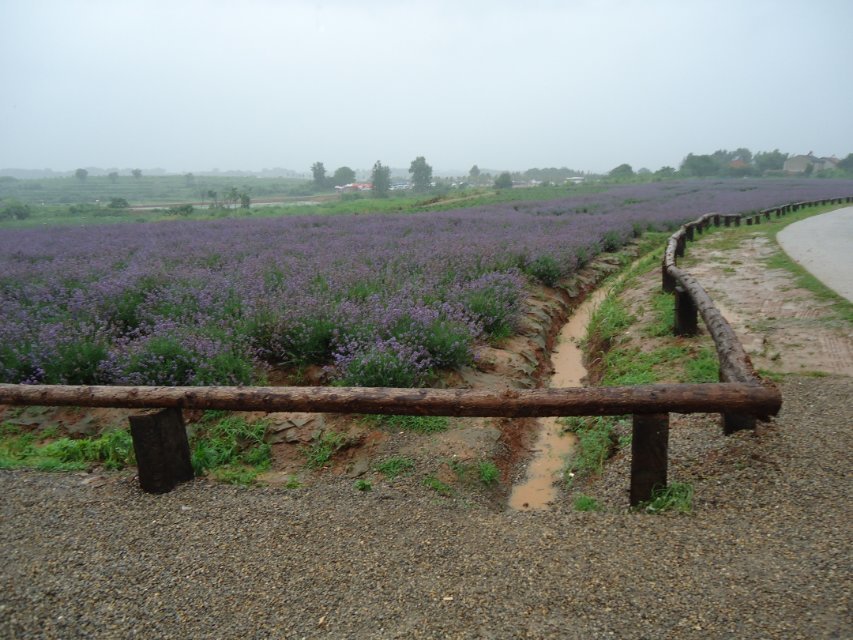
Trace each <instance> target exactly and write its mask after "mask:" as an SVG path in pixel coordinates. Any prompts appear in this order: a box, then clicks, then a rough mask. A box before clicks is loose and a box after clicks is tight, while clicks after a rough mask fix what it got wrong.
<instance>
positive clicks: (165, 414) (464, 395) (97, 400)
mask: <svg viewBox="0 0 853 640" xmlns="http://www.w3.org/2000/svg"><path fill="white" fill-rule="evenodd" d="M836 202H837V203H841V202H848V203H849V202H853V197H847V198H846V199H845V198H836V199H831V200H819V201H816V202H797V203H792V204H788V205H784V206H781V207H774V208H770V209H764V210H762V211H760V212H751V213H745V214H716V213H709V214H705V215H704V216H701V217H700V218H698V219H697V220H694V221H693V222H690V223H688V224H685V225H684V226H682V227H681V228H680V229H679V230H678V231H676V232H675V233H674V234H673V235H672V236H671V237H670V238H669V241H668V242H667V246H666V251H665V253H664V258H663V264H662V269H661V271H662V279H663V288H664V290H665V291H670V292H673V293H675V300H676V322H675V327H674V331H675V332H676V333H678V334H680V335H693V334H695V333H696V331H697V329H698V325H697V314H698V315H701V317H702V320H703V321H704V324H705V326H706V327H707V329H708V332H709V333H710V334H711V337H712V339H713V340H714V344H715V345H716V349H717V355H718V357H719V361H720V380H721V382H720V383H711V384H660V385H637V386H631V387H583V388H570V389H553V388H549V389H532V390H506V391H479V390H470V389H389V388H362V387H118V386H115V387H114V386H108V387H107V386H70V385H12V384H0V404H7V405H42V406H79V407H116V408H132V409H144V408H151V409H159V410H160V411H158V412H156V413H148V414H144V415H139V416H132V417H131V418H130V423H131V435H132V437H133V445H134V449H135V451H136V458H137V465H138V467H139V481H140V485H141V487H142V489H143V490H144V491H148V492H151V493H163V492H166V491H170V490H171V489H172V488H173V487H174V486H175V485H176V484H177V483H179V482H183V481H185V480H189V479H191V478H192V467H191V465H190V464H189V447H188V444H187V437H186V429H185V427H184V424H183V417H182V413H181V410H183V409H227V410H233V411H267V412H276V411H305V412H326V413H377V414H398V415H430V416H481V417H489V416H490V417H505V418H516V417H542V416H602V415H625V414H633V440H632V449H631V450H632V462H631V488H630V502H631V504H632V505H636V504H639V503H641V502H644V501H646V500H649V499H650V498H651V496H652V492H653V490H654V489H655V488H656V487H665V486H666V482H667V448H668V439H669V414H670V413H671V412H675V413H698V412H701V413H721V414H722V416H723V426H724V432H725V433H731V432H733V431H735V430H737V429H742V428H748V427H752V426H754V425H755V420H756V419H761V418H766V417H768V416H771V415H776V413H777V412H778V411H779V409H780V407H781V406H782V396H781V394H780V393H779V390H778V389H777V388H776V386H775V385H773V384H772V383H769V382H767V381H764V380H762V379H761V378H760V377H759V376H758V375H757V374H756V373H755V369H754V368H753V366H752V362H751V361H750V359H749V356H748V355H747V354H746V351H745V350H744V348H743V346H742V345H741V344H740V342H739V341H738V339H737V336H736V335H735V333H734V331H733V330H732V328H731V326H730V325H729V323H728V322H727V321H726V319H725V318H724V317H723V316H722V314H721V313H720V311H719V310H718V309H717V308H716V307H715V306H714V303H713V301H712V300H711V298H710V296H708V294H707V293H706V292H705V290H704V289H703V288H702V286H701V285H700V284H699V282H698V281H697V280H696V279H695V278H693V277H692V276H691V275H690V274H689V273H687V272H686V271H684V270H683V269H680V268H679V267H678V265H677V260H678V258H680V257H682V256H683V255H684V252H685V248H686V244H687V242H688V241H692V240H693V239H694V238H695V236H696V234H700V233H702V232H703V231H705V230H706V229H708V228H709V227H710V226H711V225H712V224H713V225H715V226H720V224H721V223H722V224H725V226H730V225H731V224H732V223H734V224H736V225H740V224H741V221H742V220H744V219H745V220H746V221H747V224H754V223H757V222H760V220H761V216H762V215H763V216H764V217H765V218H766V219H769V218H770V216H771V215H772V214H775V215H776V217H780V216H782V215H784V214H785V213H787V212H789V211H797V210H799V209H800V208H803V207H806V206H810V205H815V204H830V203H836Z"/></svg>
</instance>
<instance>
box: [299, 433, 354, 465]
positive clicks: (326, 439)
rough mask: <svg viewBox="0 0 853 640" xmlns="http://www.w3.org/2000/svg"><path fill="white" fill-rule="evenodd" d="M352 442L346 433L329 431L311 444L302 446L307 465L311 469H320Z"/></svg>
mask: <svg viewBox="0 0 853 640" xmlns="http://www.w3.org/2000/svg"><path fill="white" fill-rule="evenodd" d="M350 444H352V443H351V441H350V440H349V438H347V436H346V435H345V434H343V433H335V432H334V431H327V432H325V433H323V434H322V435H321V436H320V437H319V438H317V439H316V440H314V442H313V443H311V445H310V446H308V447H303V448H302V453H303V455H304V456H305V466H307V467H308V468H309V469H319V468H321V467H323V466H325V465H326V464H327V463H328V462H329V461H330V460H331V459H332V457H333V456H334V455H335V454H336V453H337V452H338V451H340V450H341V449H345V448H346V447H348V446H349V445H350Z"/></svg>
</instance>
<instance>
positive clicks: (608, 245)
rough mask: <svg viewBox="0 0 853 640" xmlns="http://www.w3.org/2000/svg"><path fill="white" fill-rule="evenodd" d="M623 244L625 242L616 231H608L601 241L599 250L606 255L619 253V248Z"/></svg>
mask: <svg viewBox="0 0 853 640" xmlns="http://www.w3.org/2000/svg"><path fill="white" fill-rule="evenodd" d="M623 244H625V241H624V240H623V239H622V236H620V235H619V232H618V231H608V232H607V233H605V234H604V238H602V240H601V248H602V249H603V250H604V251H606V252H608V253H613V252H614V251H619V247H621V246H622V245H623Z"/></svg>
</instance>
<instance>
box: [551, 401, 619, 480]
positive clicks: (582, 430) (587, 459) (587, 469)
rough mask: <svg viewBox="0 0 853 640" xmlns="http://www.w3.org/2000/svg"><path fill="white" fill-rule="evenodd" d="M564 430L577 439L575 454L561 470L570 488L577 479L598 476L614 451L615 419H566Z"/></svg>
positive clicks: (600, 417) (606, 417)
mask: <svg viewBox="0 0 853 640" xmlns="http://www.w3.org/2000/svg"><path fill="white" fill-rule="evenodd" d="M565 423H566V430H567V431H572V432H574V434H575V435H576V436H577V437H578V446H577V453H576V454H575V455H574V456H573V457H572V458H571V459H570V460H569V462H568V464H567V465H566V468H565V469H564V470H563V478H564V480H565V482H566V484H567V485H568V486H571V485H572V484H573V483H574V481H575V480H576V479H578V478H583V477H588V476H593V475H598V474H600V473H601V472H602V471H603V469H604V462H605V461H606V460H607V458H609V457H610V455H611V454H612V453H613V451H614V449H615V444H616V442H615V437H614V433H613V431H614V427H615V425H616V419H614V418H611V417H609V416H597V417H582V418H568V419H567V420H566V421H565Z"/></svg>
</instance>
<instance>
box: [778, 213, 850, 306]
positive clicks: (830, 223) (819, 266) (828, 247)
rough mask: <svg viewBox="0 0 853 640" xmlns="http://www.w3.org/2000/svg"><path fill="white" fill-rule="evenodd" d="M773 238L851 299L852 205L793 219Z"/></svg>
mask: <svg viewBox="0 0 853 640" xmlns="http://www.w3.org/2000/svg"><path fill="white" fill-rule="evenodd" d="M776 238H777V240H778V241H779V244H781V245H782V248H783V249H784V250H785V252H786V253H787V254H788V255H789V256H791V257H792V258H793V259H794V260H796V261H797V262H799V263H800V264H801V265H802V266H803V267H805V268H806V269H808V270H809V271H810V272H811V273H812V274H813V275H814V276H815V277H817V278H818V279H819V280H820V281H821V282H823V283H824V284H825V285H826V286H828V287H829V288H830V289H832V290H833V291H835V292H836V293H838V294H839V295H842V296H844V297H845V298H847V299H848V300H850V301H851V302H853V207H845V208H844V209H838V210H837V211H831V212H829V213H824V214H822V215H819V216H815V217H813V218H807V219H806V220H801V221H800V222H795V223H794V224H792V225H789V226H787V227H785V229H783V230H782V231H780V232H779V235H778V236H776Z"/></svg>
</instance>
